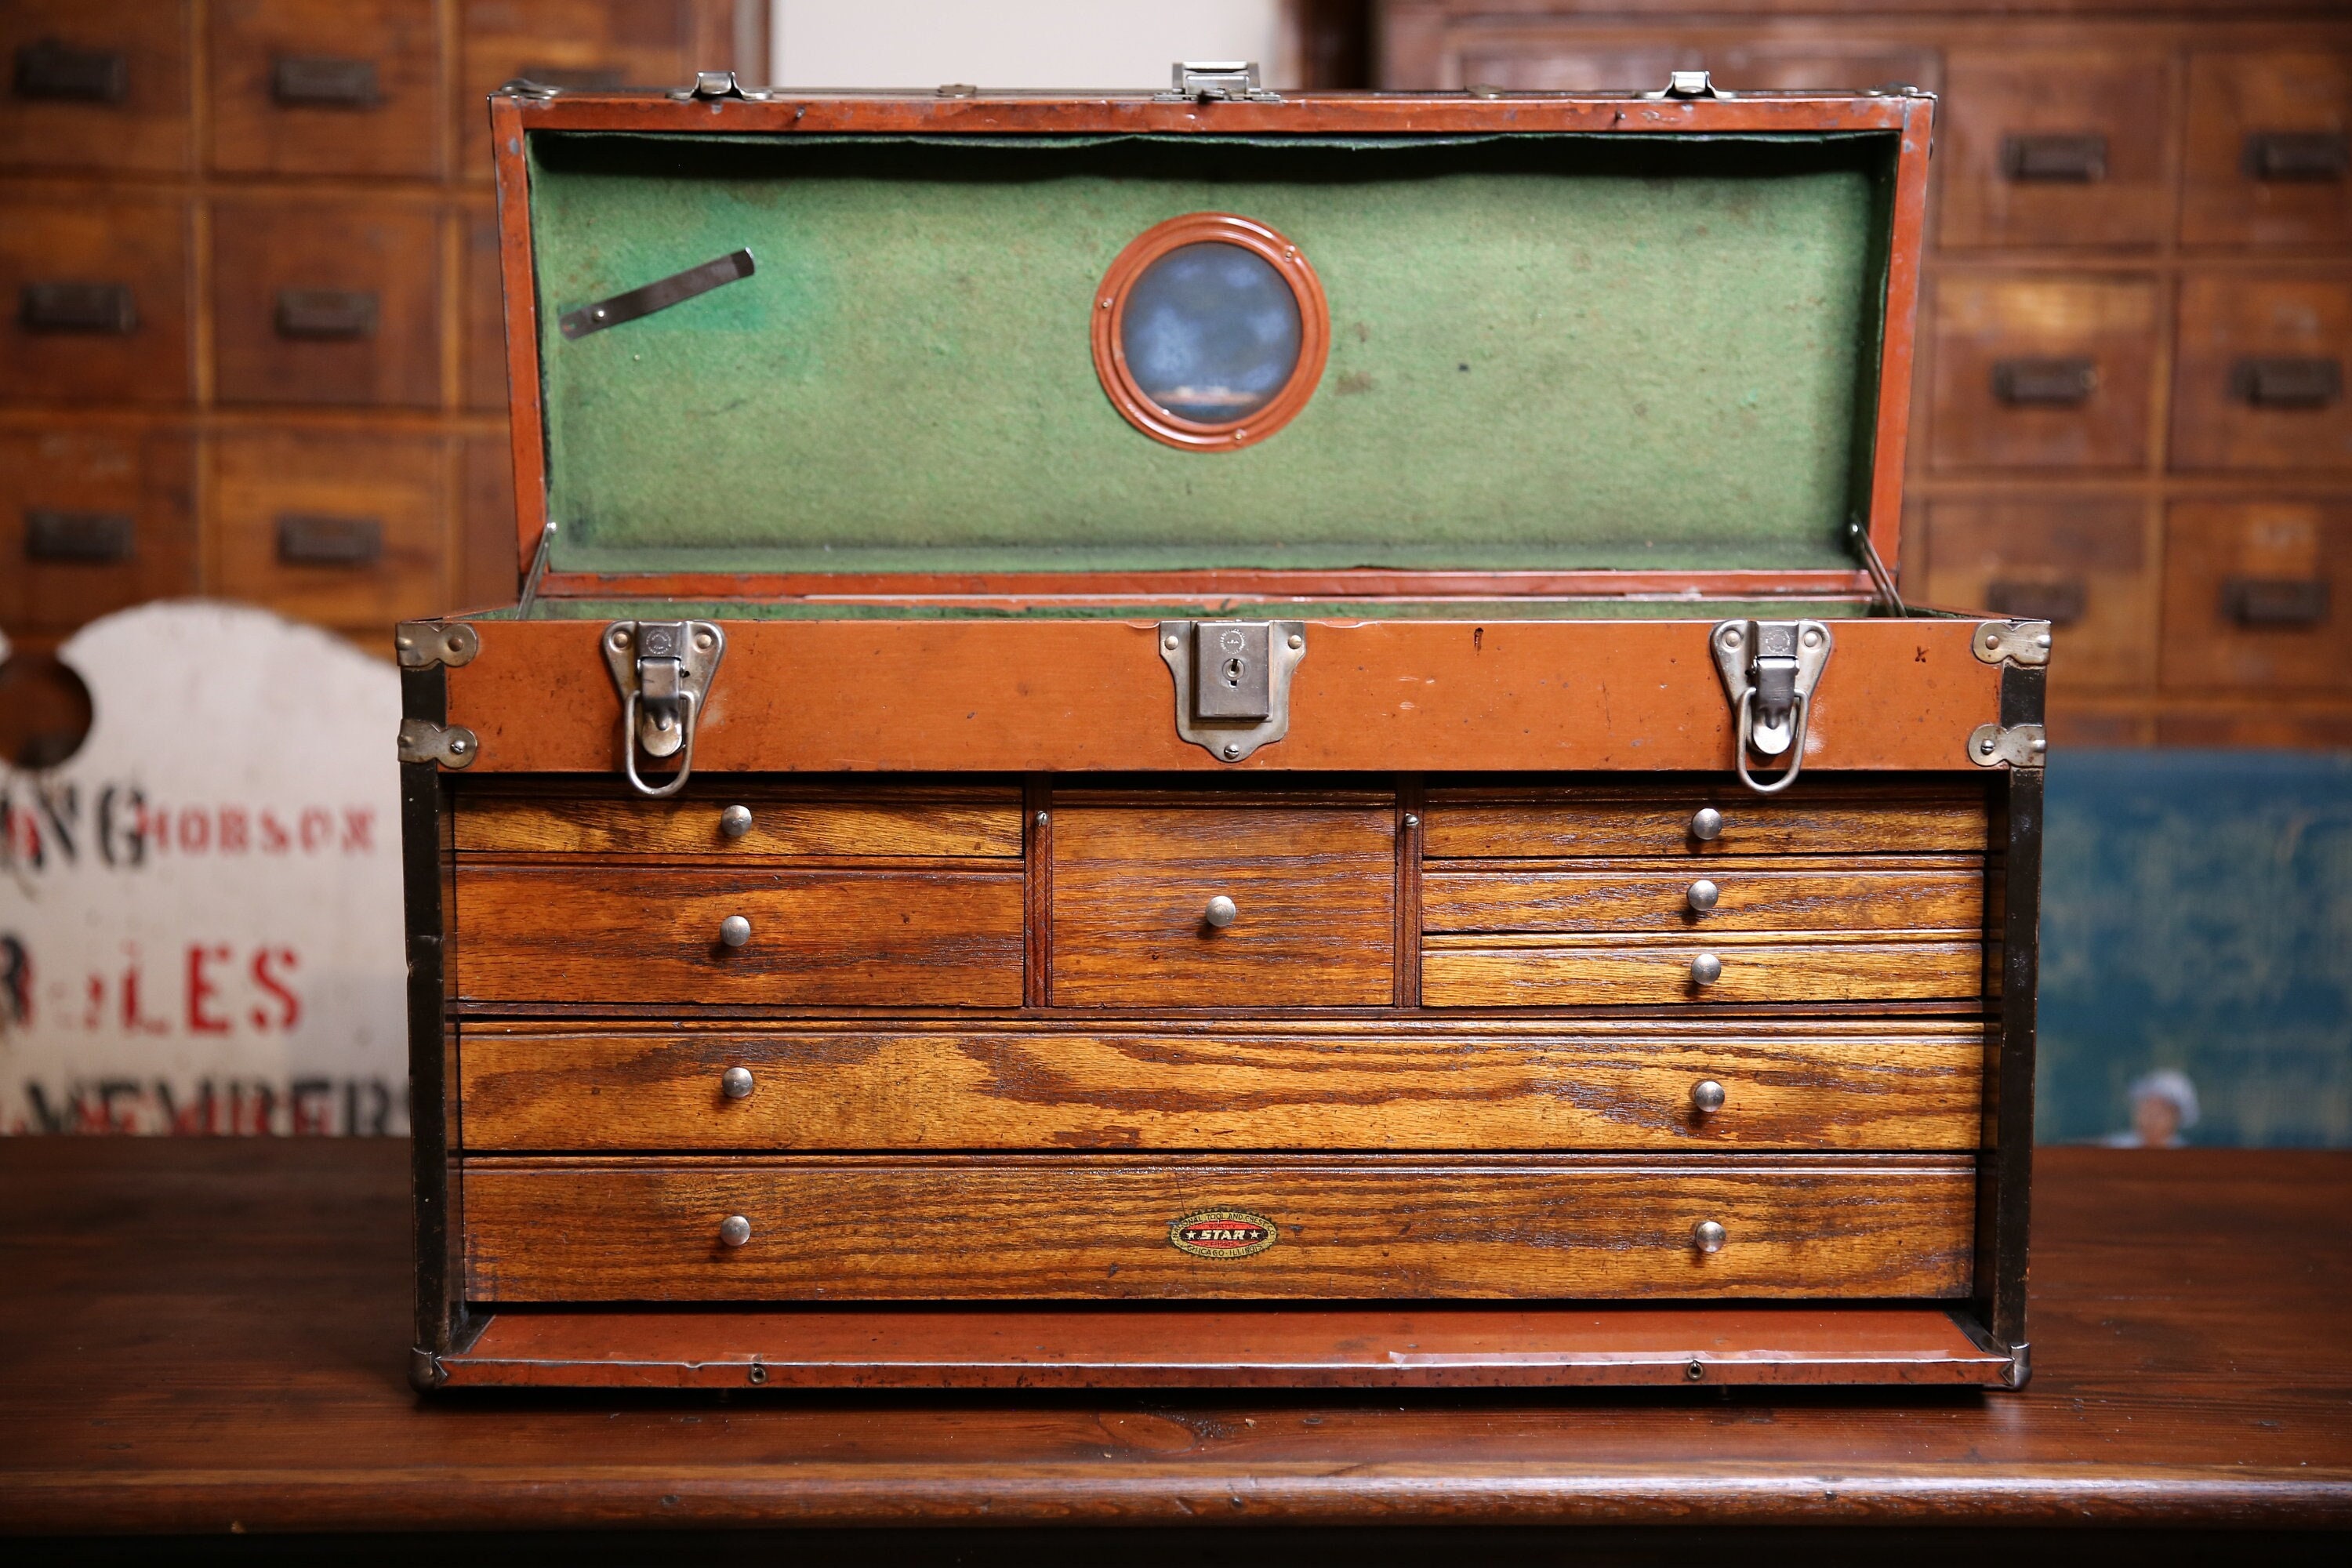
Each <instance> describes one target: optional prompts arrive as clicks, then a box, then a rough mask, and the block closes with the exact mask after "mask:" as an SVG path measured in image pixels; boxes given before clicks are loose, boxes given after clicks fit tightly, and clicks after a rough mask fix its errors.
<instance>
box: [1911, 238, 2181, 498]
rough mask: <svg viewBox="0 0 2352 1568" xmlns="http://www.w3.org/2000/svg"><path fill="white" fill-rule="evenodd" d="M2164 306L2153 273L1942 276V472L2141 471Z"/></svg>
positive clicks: (1938, 314)
mask: <svg viewBox="0 0 2352 1568" xmlns="http://www.w3.org/2000/svg"><path fill="white" fill-rule="evenodd" d="M2157 300H2158V290H2157V285H2156V282H2155V280H2154V279H2147V278H2092V279H2082V278H2014V277H1978V276H1969V275H1967V274H1952V273H1947V274H1945V275H1944V276H1943V277H1941V278H1939V279H1937V283H1936V306H1935V338H1936V348H1935V377H1934V379H1935V405H1934V408H1933V420H1934V425H1933V429H1934V435H1933V437H1932V441H1931V445H1930V451H1931V455H1932V457H1933V459H1934V462H1935V466H1936V467H1937V468H2138V467H2140V466H2141V465H2142V464H2144V463H2145V462H2146V461H2147V438H2148V398H2149V396H2150V395H2151V394H2152V393H2153V391H2154V388H2155V374H2154V366H2155V363H2156V350H2157V337H2158V332H2157V327H2158V310H2157Z"/></svg>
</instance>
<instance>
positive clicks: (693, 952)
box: [457, 864, 1024, 1007]
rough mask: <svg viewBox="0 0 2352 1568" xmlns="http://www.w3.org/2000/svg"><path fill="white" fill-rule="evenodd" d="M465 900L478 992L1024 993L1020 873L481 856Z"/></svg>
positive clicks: (925, 996)
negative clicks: (619, 863) (511, 862)
mask: <svg viewBox="0 0 2352 1568" xmlns="http://www.w3.org/2000/svg"><path fill="white" fill-rule="evenodd" d="M1021 916H1022V879H1021V877H1020V876H1019V874H1018V873H1016V872H961V871H957V872H950V871H929V870H925V871H902V872H891V871H821V870H799V871H784V870H775V871H753V870H747V869H740V868H739V869H733V870H728V871H723V872H713V871H686V870H648V869H643V868H627V867H611V868H606V867H592V866H582V867H578V868H561V867H558V868H550V867H520V866H485V865H480V864H467V865H462V866H460V867H459V868H458V871H457V976H458V994H459V995H460V997H462V998H464V999H467V1000H474V1001H491V1002H607V1003H694V1002H722V1003H740V1004H767V1005H778V1006H877V1007H892V1006H914V1007H920V1006H965V1007H1017V1006H1019V1005H1021V974H1022V962H1023V953H1024V943H1023V939H1022V923H1021ZM730 920H740V921H744V922H746V924H747V925H748V928H749V929H748V930H747V931H741V933H740V934H741V936H742V941H741V942H740V945H738V944H732V943H730V941H729V937H730V935H731V934H734V933H731V932H730V931H729V929H728V925H727V922H728V921H730Z"/></svg>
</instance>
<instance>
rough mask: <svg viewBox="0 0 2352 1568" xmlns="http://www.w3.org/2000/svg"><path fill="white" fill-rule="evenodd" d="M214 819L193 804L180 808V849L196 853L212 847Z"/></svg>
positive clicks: (185, 852) (187, 852) (191, 853)
mask: <svg viewBox="0 0 2352 1568" xmlns="http://www.w3.org/2000/svg"><path fill="white" fill-rule="evenodd" d="M212 842H213V819H212V818H211V817H209V816H205V814H204V813H203V812H201V811H199V810H197V809H196V808H195V807H194V806H193V805H188V806H183V807H181V808H180V850H181V853H183V854H187V855H194V854H196V853H198V852H200V851H202V850H205V849H209V848H211V847H212Z"/></svg>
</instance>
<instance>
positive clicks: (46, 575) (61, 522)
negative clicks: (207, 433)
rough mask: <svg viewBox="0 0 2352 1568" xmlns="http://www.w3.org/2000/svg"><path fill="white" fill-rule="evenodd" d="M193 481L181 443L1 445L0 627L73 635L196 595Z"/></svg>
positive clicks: (188, 449)
mask: <svg viewBox="0 0 2352 1568" xmlns="http://www.w3.org/2000/svg"><path fill="white" fill-rule="evenodd" d="M195 481H196V474H195V450H194V443H193V442H192V441H190V440H189V438H188V437H185V436H180V435H171V434H161V433H159V434H152V435H146V436H141V435H138V434H135V433H131V432H117V431H112V430H102V429H92V430H47V431H37V432H29V433H25V434H17V435H8V436H0V625H5V626H9V627H10V628H12V629H16V630H26V629H32V630H37V631H56V632H65V631H71V630H72V629H73V628H74V627H76V626H80V625H81V624H82V623H83V622H85V621H89V620H93V619H95V618H97V617H98V616H102V615H105V614H107V613H108V612H110V611H112V610H119V609H121V608H122V607H123V606H124V605H135V604H137V603H139V602H140V601H141V600H142V599H161V598H169V597H172V596H173V595H180V594H193V593H194V592H195V589H196V548H195V545H196V527H195V517H194V510H193V509H194V495H195Z"/></svg>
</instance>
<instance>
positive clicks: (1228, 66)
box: [1152, 60, 1282, 103]
mask: <svg viewBox="0 0 2352 1568" xmlns="http://www.w3.org/2000/svg"><path fill="white" fill-rule="evenodd" d="M1168 75H1169V79H1170V80H1171V83H1172V85H1171V87H1170V89H1169V90H1168V91H1166V92H1161V93H1154V94H1153V95H1152V100H1153V101H1154V102H1156V103H1186V102H1191V103H1236V102H1247V103H1280V102H1281V101H1282V94H1280V93H1278V92H1268V91H1267V90H1266V89H1264V88H1262V87H1260V86H1259V85H1258V84H1257V62H1256V61H1255V60H1179V61H1178V62H1177V63H1176V64H1174V65H1172V66H1171V67H1169V68H1168Z"/></svg>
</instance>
